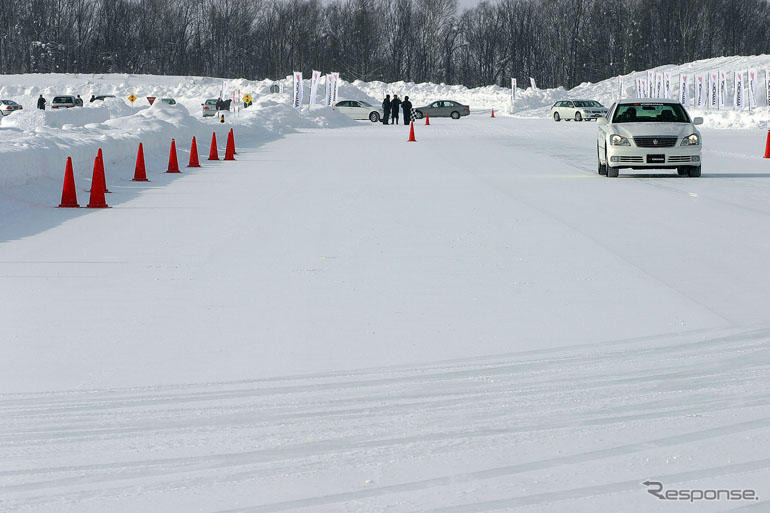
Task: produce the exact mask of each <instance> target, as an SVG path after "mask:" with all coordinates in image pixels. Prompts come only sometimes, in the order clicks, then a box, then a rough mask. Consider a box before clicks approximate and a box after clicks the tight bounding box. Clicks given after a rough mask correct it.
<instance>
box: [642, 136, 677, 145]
mask: <svg viewBox="0 0 770 513" xmlns="http://www.w3.org/2000/svg"><path fill="white" fill-rule="evenodd" d="M676 140H677V138H676V137H667V136H666V137H663V136H654V135H653V136H645V137H634V144H636V145H637V146H638V147H639V148H671V147H672V146H674V145H675V144H676Z"/></svg>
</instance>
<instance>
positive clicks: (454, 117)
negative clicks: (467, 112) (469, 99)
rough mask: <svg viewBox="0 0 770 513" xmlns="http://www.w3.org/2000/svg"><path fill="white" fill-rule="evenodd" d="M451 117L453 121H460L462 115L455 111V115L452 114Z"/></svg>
mask: <svg viewBox="0 0 770 513" xmlns="http://www.w3.org/2000/svg"><path fill="white" fill-rule="evenodd" d="M450 116H451V117H452V119H460V113H459V112H457V111H454V112H453V113H451V114H450Z"/></svg>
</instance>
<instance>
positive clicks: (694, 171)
mask: <svg viewBox="0 0 770 513" xmlns="http://www.w3.org/2000/svg"><path fill="white" fill-rule="evenodd" d="M699 176H700V166H692V167H691V168H690V177H691V178H698V177H699Z"/></svg>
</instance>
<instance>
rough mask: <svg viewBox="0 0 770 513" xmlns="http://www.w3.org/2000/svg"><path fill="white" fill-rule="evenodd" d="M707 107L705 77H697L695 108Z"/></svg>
mask: <svg viewBox="0 0 770 513" xmlns="http://www.w3.org/2000/svg"><path fill="white" fill-rule="evenodd" d="M705 105H706V84H705V83H704V80H703V75H695V106H696V107H704V106H705Z"/></svg>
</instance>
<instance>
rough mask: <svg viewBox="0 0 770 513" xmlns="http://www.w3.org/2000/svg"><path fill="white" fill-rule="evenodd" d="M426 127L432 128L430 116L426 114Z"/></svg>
mask: <svg viewBox="0 0 770 513" xmlns="http://www.w3.org/2000/svg"><path fill="white" fill-rule="evenodd" d="M425 126H430V114H428V113H427V112H426V113H425Z"/></svg>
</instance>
